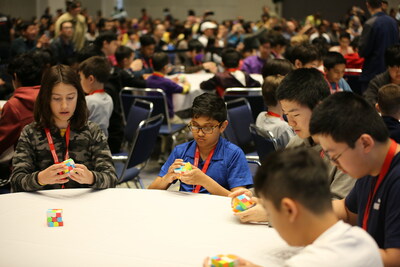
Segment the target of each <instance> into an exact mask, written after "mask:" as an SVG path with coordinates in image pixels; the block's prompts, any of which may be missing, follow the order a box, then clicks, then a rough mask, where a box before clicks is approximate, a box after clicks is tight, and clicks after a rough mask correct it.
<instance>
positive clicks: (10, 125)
mask: <svg viewBox="0 0 400 267" xmlns="http://www.w3.org/2000/svg"><path fill="white" fill-rule="evenodd" d="M43 57H44V55H43V52H41V51H39V50H38V51H32V52H29V53H23V54H21V55H19V56H16V57H14V58H13V59H12V60H11V62H10V64H9V65H8V70H7V72H8V74H9V75H10V76H11V77H12V84H13V86H14V87H15V91H14V93H13V96H12V97H11V98H10V99H9V100H8V101H7V102H6V103H5V104H4V106H3V108H2V110H1V112H0V113H1V114H0V179H4V180H8V179H9V177H10V174H11V161H12V157H13V155H14V148H15V146H16V145H17V142H18V138H19V136H20V134H21V131H22V129H23V128H24V127H25V126H26V125H27V124H29V123H31V122H32V121H33V108H34V105H35V101H36V97H37V95H38V94H39V90H40V79H41V78H42V74H43V71H44V70H45V68H46V64H45V60H44V59H43Z"/></svg>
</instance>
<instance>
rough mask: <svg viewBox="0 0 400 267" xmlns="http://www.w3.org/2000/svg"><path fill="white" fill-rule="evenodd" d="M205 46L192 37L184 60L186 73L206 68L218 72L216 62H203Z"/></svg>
mask: <svg viewBox="0 0 400 267" xmlns="http://www.w3.org/2000/svg"><path fill="white" fill-rule="evenodd" d="M203 57H204V46H203V45H202V43H200V41H199V40H196V39H192V40H190V41H189V43H188V51H187V52H186V55H185V57H184V61H183V62H182V63H183V65H184V67H185V73H195V72H198V71H201V70H206V71H209V72H211V73H217V71H218V69H217V65H216V64H215V63H214V62H211V61H210V62H203Z"/></svg>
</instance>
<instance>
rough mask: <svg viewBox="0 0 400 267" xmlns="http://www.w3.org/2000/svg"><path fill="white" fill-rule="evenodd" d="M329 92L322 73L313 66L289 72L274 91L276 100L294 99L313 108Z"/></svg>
mask: <svg viewBox="0 0 400 267" xmlns="http://www.w3.org/2000/svg"><path fill="white" fill-rule="evenodd" d="M329 94H330V90H329V86H328V83H327V82H326V80H325V78H324V75H323V74H322V73H321V72H320V71H319V70H316V69H314V68H311V69H306V68H301V69H297V70H294V71H292V72H290V73H289V74H288V75H286V77H285V79H283V81H282V83H281V85H280V86H279V87H278V89H277V91H276V97H277V99H278V100H288V101H295V102H297V103H298V104H300V105H302V106H306V107H308V108H310V109H311V110H313V109H314V108H315V107H316V106H317V105H318V103H320V102H321V101H322V100H324V99H325V98H326V97H328V96H329Z"/></svg>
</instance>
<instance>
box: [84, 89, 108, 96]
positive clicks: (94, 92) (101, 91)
mask: <svg viewBox="0 0 400 267" xmlns="http://www.w3.org/2000/svg"><path fill="white" fill-rule="evenodd" d="M105 91H106V90H104V89H99V90H94V91H93V92H91V93H90V94H88V95H94V94H99V93H104V92H105Z"/></svg>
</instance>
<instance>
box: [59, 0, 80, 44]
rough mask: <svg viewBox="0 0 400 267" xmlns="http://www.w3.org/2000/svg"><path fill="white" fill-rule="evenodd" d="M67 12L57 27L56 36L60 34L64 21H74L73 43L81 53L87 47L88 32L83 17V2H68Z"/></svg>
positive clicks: (71, 0)
mask: <svg viewBox="0 0 400 267" xmlns="http://www.w3.org/2000/svg"><path fill="white" fill-rule="evenodd" d="M66 4H67V12H66V13H64V14H63V15H61V16H60V17H59V18H58V19H57V21H56V25H55V31H56V36H58V35H59V34H60V25H61V23H62V22H64V21H72V23H73V24H74V35H73V37H72V42H73V43H74V45H75V48H76V50H77V51H80V50H81V49H82V48H83V47H84V45H85V34H86V32H87V24H86V20H85V17H84V16H83V15H81V14H80V13H81V2H79V1H76V0H67V1H66Z"/></svg>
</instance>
